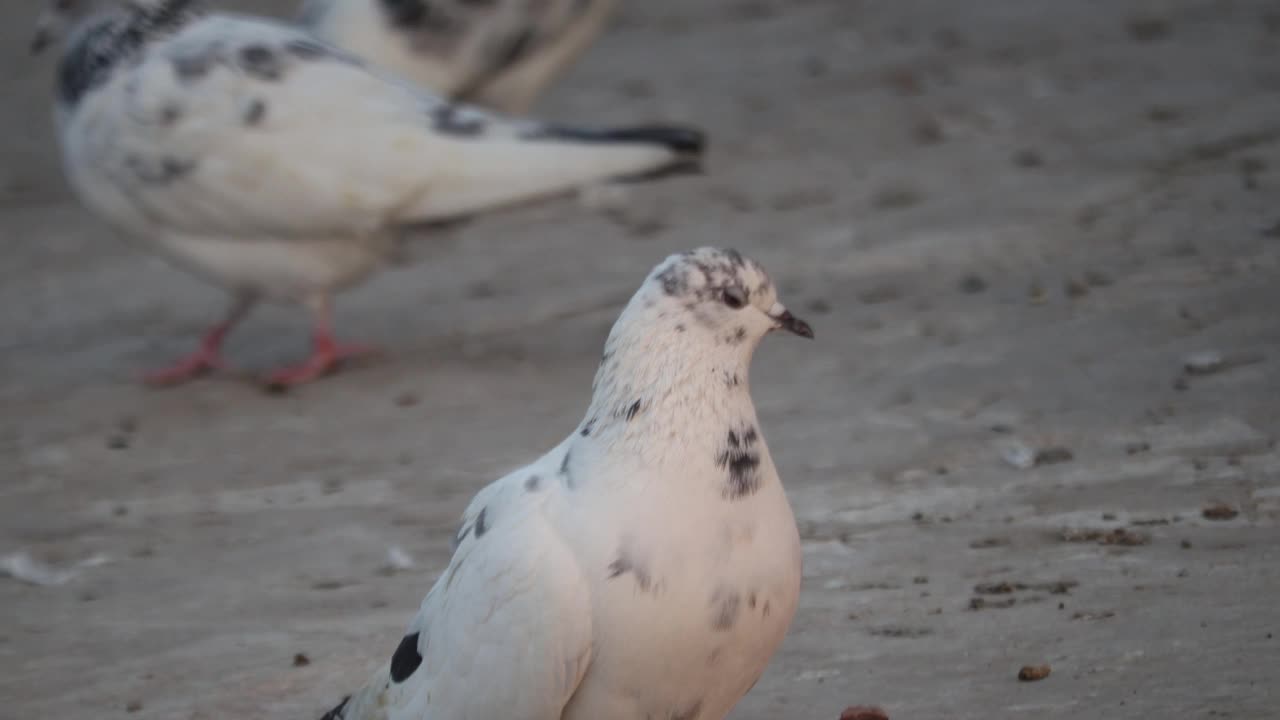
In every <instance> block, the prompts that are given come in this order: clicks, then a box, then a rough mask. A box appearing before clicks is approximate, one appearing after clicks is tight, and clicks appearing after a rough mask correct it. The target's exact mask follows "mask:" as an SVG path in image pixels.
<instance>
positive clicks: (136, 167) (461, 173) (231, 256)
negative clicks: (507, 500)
mask: <svg viewBox="0 0 1280 720" xmlns="http://www.w3.org/2000/svg"><path fill="white" fill-rule="evenodd" d="M100 6H104V7H105V8H106V9H105V10H103V11H99V10H98V8H99V7H100ZM199 7H200V3H198V2H194V1H193V0H148V1H147V2H136V3H133V4H131V5H129V6H127V7H126V6H117V5H112V4H110V3H108V4H105V5H104V4H103V3H100V2H97V1H96V0H59V1H58V2H56V3H55V4H53V5H52V6H50V10H49V11H48V12H47V13H46V14H45V15H44V16H43V17H42V18H41V20H40V23H39V30H38V32H37V36H36V40H35V42H34V44H33V47H34V48H36V49H40V48H43V47H45V46H47V45H48V44H49V43H50V42H52V41H53V39H54V38H55V37H56V36H57V34H58V33H59V32H60V30H62V29H63V28H67V27H69V28H70V32H71V34H70V40H69V42H68V45H67V48H66V52H65V53H64V55H63V57H62V60H61V63H60V65H59V71H58V88H57V92H58V99H57V115H58V119H59V132H60V139H61V145H62V150H63V154H64V162H65V166H66V170H67V174H68V176H69V178H70V180H71V184H72V186H73V187H74V188H75V190H76V191H77V193H78V195H79V196H80V198H81V199H82V200H83V201H84V202H85V204H86V205H88V207H89V208H90V209H91V210H94V211H95V212H97V213H98V214H99V215H100V216H101V217H103V218H104V219H106V220H107V221H108V222H110V223H111V224H112V225H114V226H115V227H117V228H118V229H121V230H123V231H124V232H126V233H127V234H129V235H131V236H133V237H135V238H138V239H141V240H143V241H144V242H146V243H147V245H148V247H149V249H152V250H154V251H157V252H159V253H160V254H161V255H162V256H163V257H165V258H167V259H168V260H170V261H171V262H173V263H174V264H176V265H178V266H180V267H182V268H184V269H186V270H188V271H190V272H192V273H194V274H197V275H199V276H201V277H203V278H204V279H206V280H208V281H211V282H213V283H215V284H218V285H220V286H222V287H223V288H225V289H226V290H227V291H229V292H230V293H231V295H232V298H233V299H232V302H231V306H230V309H229V310H228V312H227V314H226V316H225V317H224V319H223V320H222V321H220V322H218V323H217V324H216V325H215V326H214V327H213V328H212V329H211V330H209V332H207V333H206V335H205V337H204V340H203V342H202V343H201V346H200V348H199V349H198V350H197V351H196V352H195V353H194V354H192V355H190V356H189V357H187V358H184V359H183V360H181V361H179V362H178V363H177V364H176V365H174V366H173V367H171V368H168V369H166V370H163V371H160V372H158V373H155V374H152V375H151V376H150V378H149V379H150V380H152V381H153V382H156V383H161V384H169V383H175V382H181V381H184V380H187V379H190V378H191V377H193V376H195V375H199V374H202V373H204V372H206V371H208V370H210V369H213V368H217V367H220V366H221V364H222V363H221V359H220V356H219V350H220V347H221V345H222V342H223V339H224V338H225V336H226V334H227V333H228V331H229V330H230V329H231V328H232V326H233V325H234V324H235V323H237V322H238V321H239V320H240V319H242V318H243V317H244V315H245V314H246V313H247V312H248V311H249V309H250V308H252V307H253V305H254V304H255V303H256V302H257V301H259V300H261V299H274V300H285V301H290V302H296V303H301V304H303V305H305V306H306V307H307V308H308V309H309V310H310V311H311V313H312V314H313V317H314V335H313V350H312V354H311V356H310V357H309V358H308V359H307V360H306V361H305V362H303V363H302V364H300V365H298V366H296V367H291V368H287V369H285V370H282V371H280V372H278V373H275V374H274V375H272V376H271V382H272V384H277V385H292V384H297V383H301V382H307V381H310V380H313V379H315V378H316V377H318V376H320V375H322V374H324V373H326V372H328V371H330V370H332V369H333V368H335V367H336V366H337V364H338V363H339V361H341V360H342V359H343V358H344V357H346V356H349V355H352V354H363V353H364V352H366V350H367V348H362V347H359V346H344V345H341V344H339V343H338V342H337V341H336V340H335V338H334V337H333V333H332V327H331V320H330V313H331V301H332V296H333V294H334V293H336V292H338V291H340V290H342V289H345V288H348V287H351V286H354V285H356V284H358V283H360V282H361V281H363V280H364V279H365V278H366V277H368V276H369V275H370V274H372V273H374V272H375V271H377V270H378V269H379V268H380V267H382V266H383V265H384V264H385V263H386V262H387V260H388V259H389V258H390V256H391V255H392V251H393V249H394V246H395V244H396V240H398V238H399V232H400V231H401V230H402V229H404V228H406V227H408V226H414V225H420V224H422V223H429V222H433V221H442V220H450V219H456V218H458V217H461V216H468V215H472V214H475V213H479V212H483V211H485V210H489V209H492V208H496V207H501V206H506V205H511V204H513V203H518V202H523V201H528V200H534V199H538V198H543V197H547V196H550V195H555V194H558V193H563V192H565V191H569V190H573V189H576V188H579V187H582V186H585V185H589V184H592V183H595V182H599V181H602V180H606V179H614V178H652V177H657V176H659V175H662V174H666V173H670V172H673V171H680V170H685V169H688V168H690V167H691V166H694V165H696V163H697V158H698V157H699V156H700V155H701V154H702V150H703V135H702V133H701V132H700V131H698V130H696V129H693V128H688V127H673V126H645V127H635V128H623V129H610V130H593V129H585V128H582V127H567V126H559V125H549V124H546V123H541V122H536V121H530V120H512V119H507V118H503V117H499V116H497V115H491V114H489V113H486V112H483V111H481V110H478V109H475V108H471V107H468V106H463V105H455V104H452V103H450V102H448V101H446V100H443V99H441V98H439V97H437V96H435V95H433V94H431V93H429V92H427V91H425V90H420V89H417V88H414V87H411V86H409V85H407V84H403V83H400V82H396V81H393V80H392V79H390V78H386V77H383V76H382V75H380V74H378V73H373V72H370V71H368V70H367V69H366V68H365V66H364V64H363V62H362V61H360V60H358V59H356V58H354V57H353V56H350V55H348V54H346V53H345V52H344V51H341V50H338V49H335V48H332V47H329V46H326V45H324V44H322V43H320V42H318V41H317V40H315V39H314V38H313V37H312V36H311V35H310V34H309V33H307V32H306V31H305V30H304V29H301V28H298V27H294V26H290V25H287V24H283V23H279V22H275V21H271V20H266V19H261V18H253V17H248V16H234V15H216V14H215V15H202V14H201V13H200V12H199Z"/></svg>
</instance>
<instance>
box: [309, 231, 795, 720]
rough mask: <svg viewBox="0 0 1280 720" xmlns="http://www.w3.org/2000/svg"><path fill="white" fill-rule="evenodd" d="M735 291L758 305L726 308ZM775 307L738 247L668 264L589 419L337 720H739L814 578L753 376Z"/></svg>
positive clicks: (483, 505) (481, 539) (478, 500)
mask: <svg viewBox="0 0 1280 720" xmlns="http://www.w3.org/2000/svg"><path fill="white" fill-rule="evenodd" d="M671 273H675V274H677V275H678V277H675V276H672V275H671ZM676 280H679V282H676ZM729 282H734V283H741V284H742V286H743V287H745V288H746V289H747V290H749V292H750V296H751V303H750V304H749V305H748V306H746V307H744V308H738V309H733V308H726V307H725V305H724V304H723V302H722V300H721V297H720V295H719V294H718V293H717V292H716V288H718V287H719V285H720V284H722V283H729ZM775 301H776V298H775V297H774V291H773V287H772V284H771V283H770V282H769V281H768V278H767V277H766V276H765V275H764V273H763V271H762V270H761V269H760V268H759V266H757V265H755V263H753V262H751V261H749V260H743V259H742V258H740V257H739V256H736V255H728V254H725V253H722V252H720V251H716V250H711V249H704V250H700V251H697V252H695V253H692V254H689V255H681V256H673V257H672V258H669V259H668V260H667V261H666V262H665V263H663V265H661V266H659V267H658V268H657V269H656V270H655V271H654V273H653V274H652V275H651V276H650V277H649V279H648V280H647V281H646V282H645V285H644V286H643V287H642V288H641V289H640V291H639V292H638V293H637V294H636V296H635V297H634V298H633V299H632V301H631V303H630V304H629V305H628V306H627V309H626V310H625V311H624V312H623V314H622V317H621V318H620V319H619V320H618V322H617V324H616V325H615V326H614V328H613V331H612V333H611V334H610V337H609V341H608V343H607V345H606V360H605V361H604V362H603V363H602V365H601V368H600V371H599V373H598V374H597V377H596V385H595V393H594V396H593V398H592V402H591V405H590V407H589V409H588V411H587V414H586V417H585V418H584V421H583V423H582V424H581V425H580V426H579V427H578V428H575V430H574V431H573V432H572V433H571V434H570V435H569V436H568V437H567V438H566V439H565V440H564V441H563V442H562V443H560V444H559V445H558V446H557V447H555V448H554V449H552V450H551V451H550V452H548V453H547V454H546V455H544V456H542V457H541V458H540V459H538V460H537V461H535V462H533V463H532V464H530V465H528V466H527V467H524V468H521V469H519V470H517V471H515V472H512V473H510V474H509V475H507V476H506V477H504V478H502V479H500V480H498V481H496V482H494V483H493V484H491V485H489V486H487V487H485V488H484V489H482V490H481V491H480V492H479V493H478V494H477V495H476V497H475V499H474V500H473V501H472V502H471V504H470V505H469V506H468V508H467V510H466V512H465V513H464V515H463V523H462V528H461V529H460V531H459V533H458V539H459V542H458V545H457V548H456V550H455V552H454V555H453V558H452V560H451V561H450V563H449V567H448V568H447V569H446V570H445V571H444V573H443V574H442V575H441V576H440V578H439V579H438V580H437V581H436V583H435V586H434V587H433V588H432V589H431V591H430V592H429V593H428V594H427V596H426V598H425V599H424V600H423V602H422V606H421V608H420V610H419V612H418V614H417V616H416V617H415V618H414V620H413V621H412V622H411V623H410V625H409V627H408V629H407V631H406V637H409V638H410V639H416V641H417V642H416V644H413V645H411V646H410V647H409V648H406V650H402V651H401V652H400V653H398V657H397V659H396V660H394V661H393V663H392V667H397V666H398V667H399V671H400V672H399V674H398V675H397V674H395V673H393V672H391V671H389V670H385V669H384V670H383V671H381V672H379V673H378V674H377V675H376V676H375V677H374V678H373V679H372V680H371V681H370V683H369V684H368V685H366V686H365V688H364V689H362V690H361V691H359V692H357V693H356V694H355V695H354V696H352V697H351V699H350V700H349V701H347V702H346V704H345V705H344V706H343V707H342V709H341V710H340V711H335V712H334V713H331V715H330V717H331V718H335V719H340V720H374V719H382V718H388V719H391V720H436V719H438V718H456V719H464V718H469V719H472V720H481V719H485V718H500V717H519V718H525V719H526V720H599V719H600V718H610V720H646V719H648V718H694V717H696V718H699V720H719V719H720V718H723V717H724V716H725V715H726V714H727V713H728V712H729V710H730V709H731V708H732V707H733V706H734V704H736V703H737V701H738V700H739V699H740V698H741V697H742V695H743V694H745V693H746V692H747V690H748V689H749V688H750V687H751V686H752V685H753V684H754V682H755V681H756V680H757V679H758V678H759V676H760V673H761V672H763V670H764V668H765V666H766V664H767V663H768V661H769V658H770V657H771V655H772V654H773V652H774V651H775V650H776V649H777V647H778V645H779V643H780V642H781V640H782V638H783V635H784V634H785V632H786V629H787V627H788V625H789V623H790V621H791V618H792V615H793V614H794V612H795V608H796V604H797V600H798V594H799V587H800V576H801V569H800V543H799V536H798V533H797V530H796V526H795V520H794V517H793V516H792V513H791V508H790V506H789V504H788V502H787V499H786V495H785V494H784V492H783V488H782V484H781V482H780V481H779V479H778V476H777V471H776V469H775V468H774V466H773V462H772V460H771V458H770V456H769V452H768V448H767V447H766V446H765V444H764V440H763V438H762V437H760V436H759V434H758V429H757V428H758V421H757V419H756V415H755V410H754V407H753V406H752V402H751V398H750V395H749V393H748V391H747V384H746V382H745V379H746V373H747V370H748V366H749V364H750V361H751V356H752V353H753V352H754V350H755V347H756V345H757V344H758V343H759V341H760V339H761V338H762V337H763V336H764V335H765V334H766V333H767V332H769V331H770V330H772V329H773V328H774V327H776V323H775V320H774V319H773V318H772V317H771V316H770V314H769V312H770V311H771V310H774V309H776V307H781V306H778V305H776V302H775ZM783 312H785V309H784V310H783ZM677 328H683V330H680V329H677ZM738 328H742V332H741V333H739V332H738ZM729 377H732V378H733V379H734V381H733V382H728V381H726V378H729ZM737 378H740V379H741V380H740V381H738V380H737ZM633 408H634V409H633ZM739 452H741V454H740V455H739V454H736V453H739ZM736 471H743V473H745V472H749V473H750V477H749V481H750V482H747V481H746V476H745V474H743V475H740V476H737V477H735V475H734V473H735V472H736ZM415 634H416V635H415ZM411 650H416V654H415V653H414V652H412V651H411ZM418 656H420V658H421V660H420V663H417V664H416V665H415V664H414V663H412V662H410V663H407V664H406V663H405V662H404V660H406V659H409V660H414V659H416V658H417V657H418Z"/></svg>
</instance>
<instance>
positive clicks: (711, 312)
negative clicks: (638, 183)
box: [586, 247, 813, 427]
mask: <svg viewBox="0 0 1280 720" xmlns="http://www.w3.org/2000/svg"><path fill="white" fill-rule="evenodd" d="M774 330H787V331H788V332H792V333H794V334H796V335H800V336H801V337H806V338H812V337H813V329H812V328H810V327H809V325H808V323H806V322H804V321H803V320H800V319H798V318H796V317H795V316H794V315H792V314H791V312H790V311H788V310H787V308H786V307H785V306H784V305H783V304H782V303H780V302H778V294H777V290H776V288H775V286H774V284H773V281H772V280H771V279H770V278H769V275H768V273H766V272H765V270H764V268H763V267H762V266H761V265H760V264H759V263H757V262H756V261H754V260H752V259H750V258H747V257H745V256H743V255H742V254H741V253H739V252H738V251H736V250H732V249H720V248H711V247H704V248H699V249H697V250H690V251H688V252H684V253H680V254H677V255H672V256H670V257H668V258H667V259H666V260H664V261H663V262H662V263H660V264H659V265H658V266H657V267H655V268H654V269H653V271H652V272H651V273H649V276H648V277H647V278H646V279H645V282H644V284H643V285H641V287H640V289H639V290H638V291H637V292H636V294H635V295H634V296H633V297H632V299H631V302H630V303H629V304H628V305H627V307H626V309H625V310H623V312H622V315H621V316H620V317H619V318H618V321H617V323H615V324H614V326H613V330H612V331H611V332H610V334H609V339H608V341H606V343H605V351H604V356H603V358H602V360H601V363H600V369H599V370H598V371H597V373H596V378H595V383H594V386H593V389H594V392H595V394H594V397H593V399H592V406H591V409H590V410H589V411H588V415H587V420H586V422H592V421H593V420H592V419H593V418H594V419H595V420H596V421H599V422H601V423H602V427H603V426H605V425H609V424H610V423H609V422H608V420H609V419H611V418H620V419H621V420H623V421H625V424H628V425H630V424H631V423H632V421H633V420H634V419H635V418H637V417H638V416H640V415H641V414H644V415H646V416H647V417H649V418H662V417H665V416H667V415H670V416H671V417H673V418H674V417H679V416H681V413H683V412H684V411H685V410H687V409H688V406H689V402H687V400H688V397H687V396H691V395H692V396H697V397H699V398H704V399H705V398H709V397H711V396H713V395H721V394H726V393H727V394H737V393H739V392H741V391H745V390H746V386H747V376H748V372H749V369H750V365H751V358H752V355H753V354H754V352H755V349H756V347H757V346H759V344H760V341H761V339H763V338H764V336H765V335H767V334H769V333H770V332H773V331H774ZM664 407H665V410H664V409H663V408H664ZM661 421H663V420H660V422H661ZM642 424H647V423H642Z"/></svg>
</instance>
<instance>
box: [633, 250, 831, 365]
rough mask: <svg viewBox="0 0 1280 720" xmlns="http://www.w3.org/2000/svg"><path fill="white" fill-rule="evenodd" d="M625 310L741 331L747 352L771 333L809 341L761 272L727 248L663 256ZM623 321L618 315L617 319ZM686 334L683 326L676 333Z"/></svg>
mask: <svg viewBox="0 0 1280 720" xmlns="http://www.w3.org/2000/svg"><path fill="white" fill-rule="evenodd" d="M637 304H638V305H639V307H638V308H635V306H636V305H637ZM631 306H632V307H629V308H628V310H629V311H630V310H633V309H635V310H638V311H645V310H651V309H653V308H656V307H658V306H662V309H660V310H659V311H658V312H657V317H656V318H655V319H668V318H672V317H674V316H675V315H677V314H682V313H680V312H679V311H683V314H687V315H688V316H689V317H688V318H685V319H692V320H693V321H694V322H695V324H696V325H697V326H699V327H701V328H703V329H706V330H713V331H717V330H723V329H725V328H731V329H733V330H734V331H735V332H734V334H735V335H739V333H737V329H738V328H739V327H741V328H743V329H744V331H745V333H746V336H745V337H741V336H740V337H737V340H738V341H744V340H746V339H748V338H751V339H753V340H754V342H753V343H752V347H754V345H755V343H756V342H759V340H760V338H762V337H763V336H764V335H765V334H766V333H768V332H769V331H771V330H779V329H782V330H788V331H790V332H793V333H795V334H797V335H801V336H803V337H808V338H812V337H813V330H812V328H810V327H809V325H808V324H807V323H805V322H804V321H802V320H798V319H796V318H795V316H793V315H792V314H791V313H790V312H789V311H788V310H787V309H786V307H784V306H783V305H782V304H781V303H779V302H778V293H777V290H776V288H775V287H774V285H773V281H772V280H770V279H769V275H768V273H766V272H765V270H764V268H763V267H761V266H760V264H759V263H757V262H756V261H755V260H752V259H751V258H748V257H744V256H743V255H742V254H741V253H739V252H738V251H737V250H733V249H720V248H712V247H704V248H698V249H697V250H690V251H688V252H684V253H680V254H678V255H672V256H670V257H668V258H667V259H666V260H664V261H663V262H662V263H661V264H659V265H658V266H657V267H656V268H654V269H653V272H651V273H650V274H649V277H648V278H647V279H646V281H645V284H644V286H643V287H641V288H640V291H639V292H637V293H636V296H635V298H634V299H633V300H632V302H631ZM650 314H651V313H650ZM626 317H627V314H626V313H624V315H623V319H626ZM621 322H622V320H620V321H619V324H621ZM688 329H689V328H688V326H687V325H686V326H685V330H678V331H677V332H686V331H687V330H688Z"/></svg>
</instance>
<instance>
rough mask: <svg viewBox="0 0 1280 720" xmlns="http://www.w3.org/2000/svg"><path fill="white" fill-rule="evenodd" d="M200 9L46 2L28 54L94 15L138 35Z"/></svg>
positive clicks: (99, 0)
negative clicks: (110, 18)
mask: <svg viewBox="0 0 1280 720" xmlns="http://www.w3.org/2000/svg"><path fill="white" fill-rule="evenodd" d="M200 5H201V1H200V0H48V2H47V3H46V5H45V9H44V11H43V12H41V13H40V15H39V16H38V17H37V19H36V32H35V35H34V37H32V39H31V52H32V53H39V52H41V51H43V50H44V49H46V48H48V47H49V46H51V45H53V44H54V43H56V42H58V41H60V40H61V39H62V36H63V35H64V34H65V33H66V31H67V30H68V29H69V28H73V27H76V26H77V25H79V24H80V23H81V21H82V20H84V19H85V18H88V17H92V16H95V15H103V16H113V17H115V18H118V19H120V20H125V22H124V23H123V24H122V29H123V28H124V27H125V26H127V27H128V28H129V29H132V30H134V31H135V34H138V35H142V34H147V33H148V32H150V31H153V30H156V29H163V28H168V27H171V26H174V25H177V24H180V23H181V22H182V21H184V20H185V19H187V18H189V17H191V16H193V15H194V14H195V12H196V11H197V10H198V9H199V6H200ZM126 19H127V20H126Z"/></svg>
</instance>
